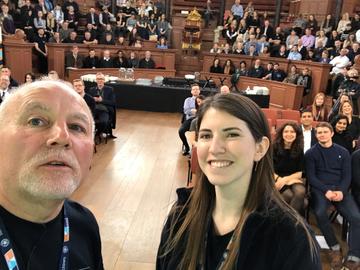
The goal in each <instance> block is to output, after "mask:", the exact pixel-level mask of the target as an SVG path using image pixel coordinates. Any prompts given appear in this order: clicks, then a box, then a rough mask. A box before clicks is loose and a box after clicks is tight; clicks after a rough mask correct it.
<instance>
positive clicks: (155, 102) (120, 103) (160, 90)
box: [85, 82, 270, 113]
mask: <svg viewBox="0 0 360 270" xmlns="http://www.w3.org/2000/svg"><path fill="white" fill-rule="evenodd" d="M94 85H95V84H94V83H91V82H85V86H86V90H87V89H89V88H90V87H91V86H94ZM106 85H109V86H111V87H113V88H114V92H115V96H116V107H117V108H122V109H129V110H141V111H153V112H180V113H181V112H182V111H183V105H184V100H185V99H186V98H187V97H189V96H191V92H190V88H189V87H184V88H179V87H171V86H161V85H151V86H144V85H136V84H135V83H128V82H114V83H112V82H110V83H107V84H106ZM216 93H217V91H216V90H215V89H209V88H206V89H204V90H202V91H201V94H202V95H205V96H210V95H214V94H216ZM248 97H249V98H250V99H252V100H253V101H254V102H256V103H257V104H258V105H259V106H260V107H263V108H268V107H269V99H270V98H269V96H268V95H248Z"/></svg>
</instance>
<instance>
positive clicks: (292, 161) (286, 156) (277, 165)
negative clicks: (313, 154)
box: [273, 149, 304, 177]
mask: <svg viewBox="0 0 360 270" xmlns="http://www.w3.org/2000/svg"><path fill="white" fill-rule="evenodd" d="M273 160H274V170H275V173H276V174H277V175H279V176H280V177H284V176H288V175H291V174H293V173H296V172H301V171H302V170H303V169H304V152H303V151H300V153H299V154H298V155H297V156H296V157H292V156H291V155H290V149H284V150H282V151H281V153H279V152H278V151H276V150H275V149H274V157H273Z"/></svg>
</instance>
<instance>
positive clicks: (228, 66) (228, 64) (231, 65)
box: [223, 59, 235, 75]
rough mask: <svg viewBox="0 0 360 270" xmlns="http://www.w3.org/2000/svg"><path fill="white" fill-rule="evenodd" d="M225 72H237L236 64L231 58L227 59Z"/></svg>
mask: <svg viewBox="0 0 360 270" xmlns="http://www.w3.org/2000/svg"><path fill="white" fill-rule="evenodd" d="M223 72H224V74H226V75H232V74H234V72H235V66H234V63H233V62H232V61H231V59H227V60H226V61H225V64H224V67H223Z"/></svg>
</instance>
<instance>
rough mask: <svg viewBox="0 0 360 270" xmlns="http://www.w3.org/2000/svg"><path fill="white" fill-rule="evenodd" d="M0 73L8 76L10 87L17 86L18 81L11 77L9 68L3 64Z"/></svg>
mask: <svg viewBox="0 0 360 270" xmlns="http://www.w3.org/2000/svg"><path fill="white" fill-rule="evenodd" d="M1 75H6V76H9V78H10V87H18V86H19V83H18V82H17V81H16V80H15V79H14V78H13V77H11V70H10V68H8V67H5V66H3V67H2V69H1Z"/></svg>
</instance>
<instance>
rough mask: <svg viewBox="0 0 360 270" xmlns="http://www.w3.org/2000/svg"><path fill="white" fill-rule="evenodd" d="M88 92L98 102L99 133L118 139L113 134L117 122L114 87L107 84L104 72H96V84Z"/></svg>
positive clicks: (96, 111) (97, 123)
mask: <svg viewBox="0 0 360 270" xmlns="http://www.w3.org/2000/svg"><path fill="white" fill-rule="evenodd" d="M88 93H89V95H91V96H92V97H93V99H94V100H95V102H96V108H95V119H96V121H95V122H96V128H97V132H98V134H105V135H106V136H107V137H108V138H111V139H116V136H114V135H113V134H112V129H113V128H115V123H116V110H115V105H116V101H115V94H114V90H113V88H112V87H110V86H106V85H105V76H104V74H102V73H100V72H99V73H97V74H96V86H95V87H91V88H90V89H89V92H88Z"/></svg>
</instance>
